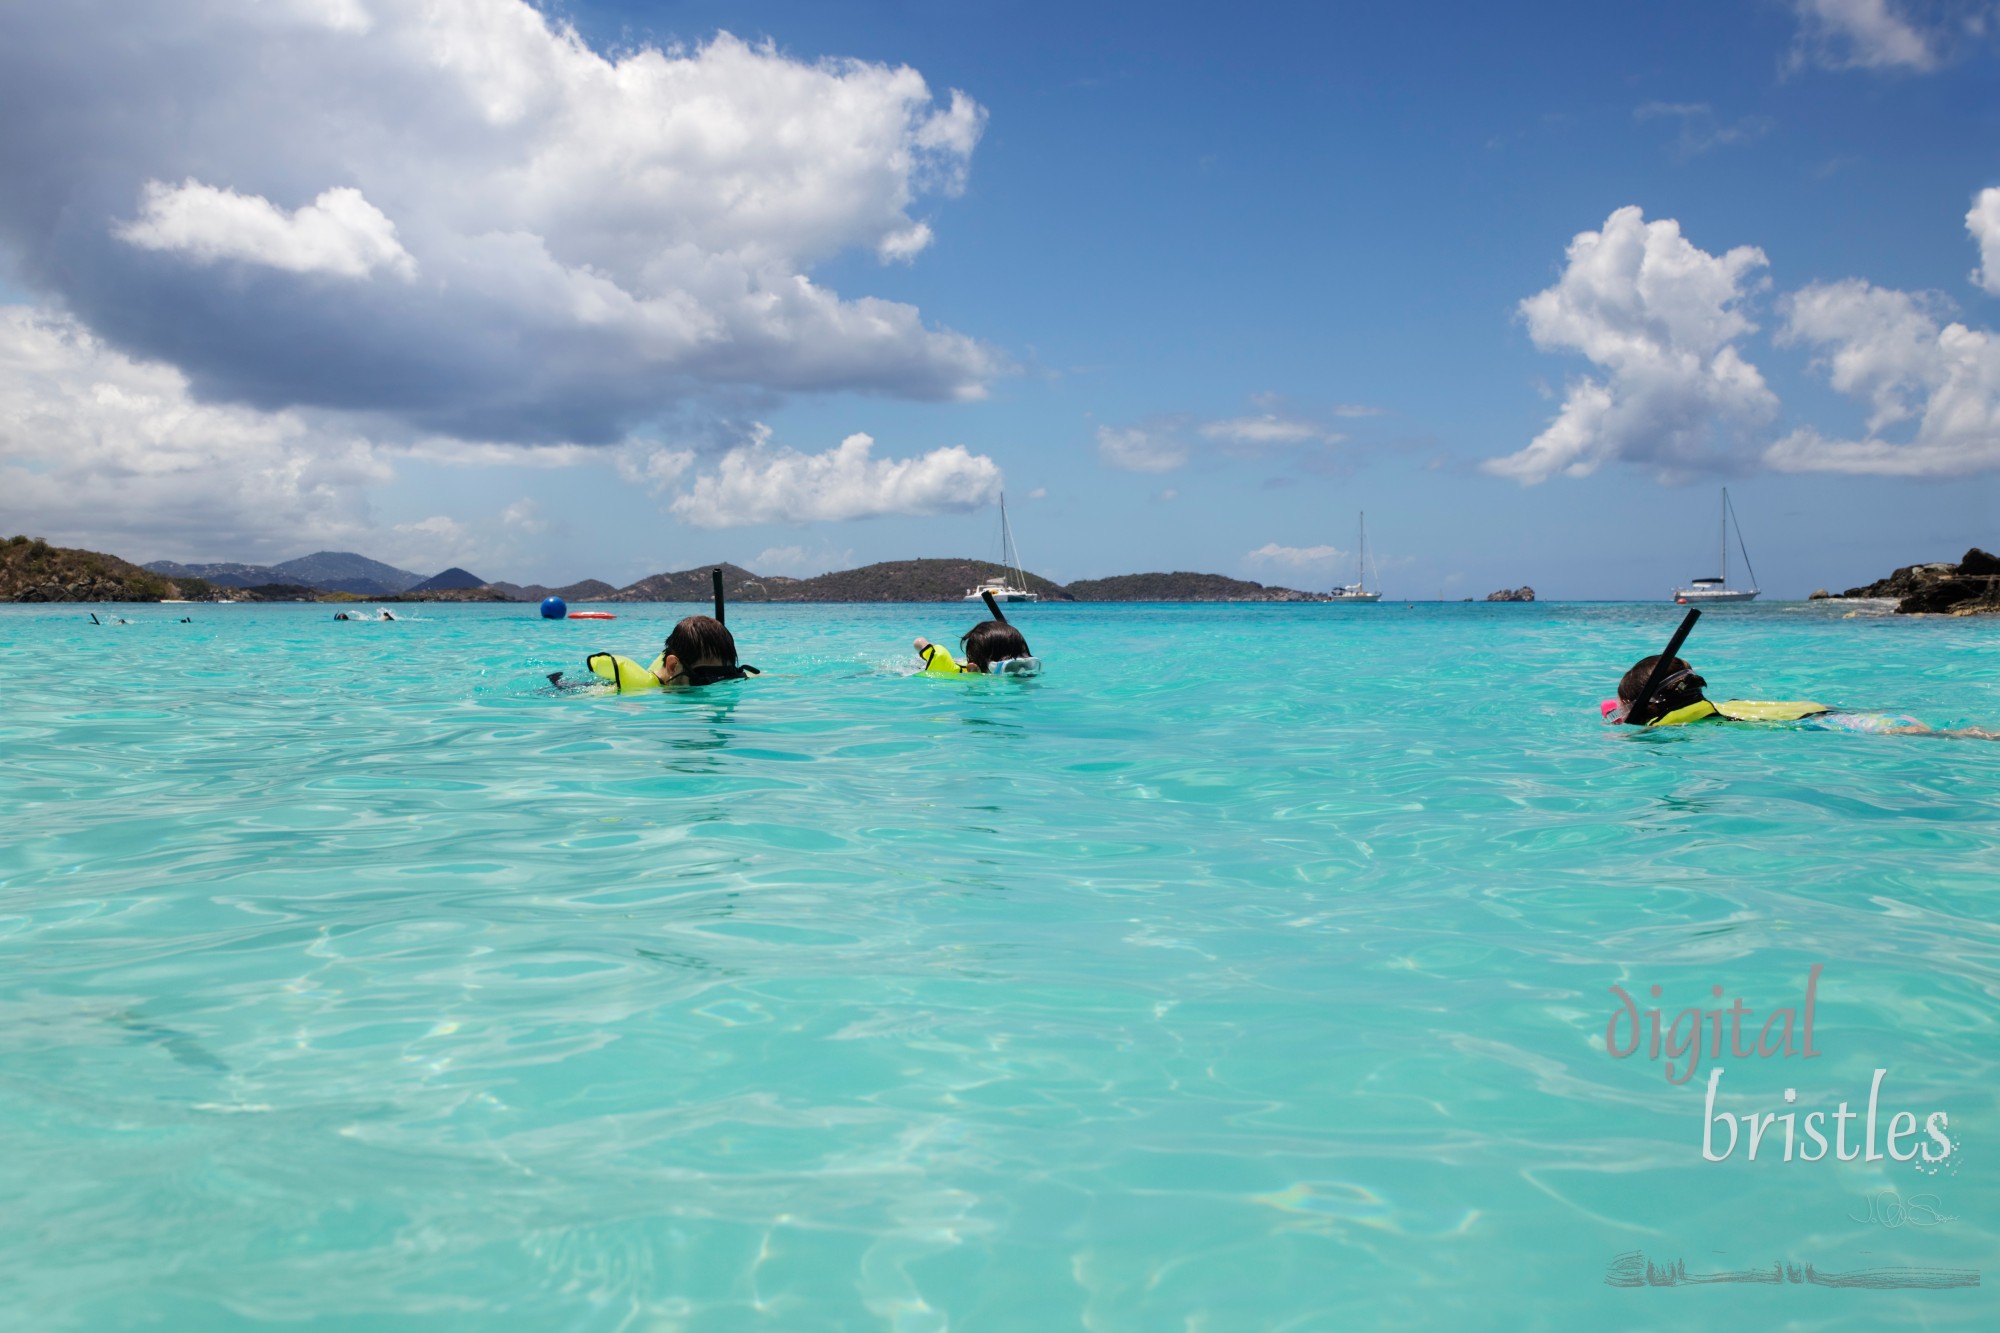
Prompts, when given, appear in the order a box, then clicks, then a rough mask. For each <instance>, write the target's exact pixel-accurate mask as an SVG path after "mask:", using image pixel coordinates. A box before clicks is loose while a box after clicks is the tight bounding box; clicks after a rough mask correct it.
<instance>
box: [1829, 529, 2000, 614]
mask: <svg viewBox="0 0 2000 1333" xmlns="http://www.w3.org/2000/svg"><path fill="white" fill-rule="evenodd" d="M1841 596H1842V597H1894V598H1896V599H1897V601H1896V612H1897V614H1899V615H1953V616H1977V615H1994V614H2000V556H1996V555H1993V554H1992V553H1991V552H1988V551H1982V550H1981V549H1979V548H1978V547H1977V546H1975V547H1973V548H1972V549H1971V550H1969V551H1967V552H1966V553H1965V558H1964V559H1963V560H1960V561H1959V562H1958V563H1957V564H1951V563H1949V562H1946V561H1941V560H1940V561H1932V562H1931V563H1929V564H1922V565H1904V566H1903V567H1902V568H1901V569H1899V570H1897V571H1896V572H1895V573H1893V574H1891V575H1890V576H1889V577H1888V578H1886V579H1877V580H1876V581H1875V582H1873V583H1870V584H1867V585H1865V586H1863V587H1859V588H1849V589H1848V590H1847V591H1846V592H1844V593H1842V594H1841Z"/></svg>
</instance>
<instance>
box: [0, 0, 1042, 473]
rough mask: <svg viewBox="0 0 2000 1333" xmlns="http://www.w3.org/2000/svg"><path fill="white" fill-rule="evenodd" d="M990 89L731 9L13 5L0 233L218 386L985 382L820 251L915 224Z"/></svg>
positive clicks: (556, 417) (157, 355) (110, 329)
mask: <svg viewBox="0 0 2000 1333" xmlns="http://www.w3.org/2000/svg"><path fill="white" fill-rule="evenodd" d="M985 119H986V113H985V111H984V109H983V108H981V107H980V106H979V104H978V103H977V102H976V101H974V100H973V99H972V98H971V97H969V96H967V95H966V94H964V93H963V92H958V91H950V92H948V93H946V94H943V95H936V94H934V93H933V90H932V89H931V88H930V86H929V85H928V84H927V83H926V82H925V80H924V78H923V76H922V75H921V74H919V73H918V72H917V71H916V70H914V69H911V68H908V67H907V66H896V65H886V64H879V63H873V62H869V61H861V60H842V59H822V60H811V59H800V58H797V57H794V56H792V55H789V54H786V53H784V52H781V51H779V50H778V49H777V48H776V47H775V46H773V45H770V44H768V43H766V44H761V45H760V44H751V43H748V42H745V41H742V40H739V39H738V38H736V37H733V36H730V35H729V34H727V33H723V34H718V35H717V36H715V37H714V38H713V39H712V40H709V41H707V42H706V43H703V44H700V45H698V46H692V47H687V48H679V47H676V48H672V49H668V50H660V49H656V48H651V47H644V48H639V49H633V50H624V51H620V52H618V53H616V54H615V55H606V54H603V53H600V52H599V51H597V50H594V49H593V48H592V47H591V46H590V45H589V44H588V43H586V42H585V41H584V40H583V39H582V38H581V37H580V36H578V35H577V33H576V32H575V31H574V30H573V29H571V28H569V27H568V26H565V25H563V24H562V23H560V22H559V21H556V20H553V19H551V18H550V17H549V16H548V15H547V14H545V13H544V12H543V10H542V9H540V8H537V7H535V6H532V5H530V4H528V3H525V2H524V0H287V2H286V3H268V4H219V5H196V6H190V5H186V4H182V3H177V2H176V0H66V3H64V4H61V5H6V6H0V124H4V125H5V126H6V127H7V128H6V133H5V146H6V151H5V152H4V153H0V247H4V249H5V250H7V251H8V252H9V253H10V255H11V258H12V259H13V260H14V265H13V267H14V271H15V272H16V273H17V274H18V278H17V280H18V281H19V282H21V283H24V284H26V285H27V286H29V287H30V288H32V289H35V290H37V291H39V292H40V293H42V294H43V295H44V296H46V297H48V298H51V300H52V301H53V302H56V303H60V304H62V305H63V306H64V307H66V308H68V309H70V310H72V311H74V312H75V313H76V315H77V316H78V317H79V318H80V319H81V320H82V321H83V322H84V323H85V324H86V325H87V326H88V327H89V328H90V329H91V330H92V331H93V332H95V333H97V334H98V335H100V336H102V337H104V338H106V339H107V340H109V341H110V342H112V343H114V344H115V345H117V346H120V347H122V348H125V349H127V350H128V351H131V352H133V353H134V354H135V355H138V356H141V357H146V358H151V359H160V360H170V361H172V362H173V363H174V364H176V365H177V366H179V367H180V369H182V370H183V371H184V372H185V373H186V374H187V375H188V376H189V377H190V379H191V381H192V383H193V385H194V387H195V389H196V391H197V392H199V393H201V394H202V395H204V396H206V397H209V398H217V399H227V400H230V401H237V402H244V403H249V404H253V405H255V406H258V407H262V408H266V409H274V408H283V407H291V406H313V407H324V408H333V409H341V410H354V411H371V412H376V413H380V414H384V415H387V416H391V417H394V418H395V419H396V420H397V421H399V422H400V423H402V424H403V425H404V426H406V427H409V428H411V429H412V430H414V431H416V432H419V433H430V434H439V433H443V434H452V435H457V436H461V437H463V438H468V439H478V440H488V441H520V442H549V441H567V442H572V443H584V444H605V443H615V442H617V441H619V440H621V439H623V438H624V437H625V436H626V435H627V434H629V433H631V432H632V431H633V430H634V429H635V428H636V427H639V426H642V425H644V424H646V423H648V422H651V421H654V420H656V419H657V418H658V417H659V416H660V415H661V414H662V413H663V412H667V411H671V410H673V409H675V408H676V407H677V406H678V405H680V404H684V403H688V402H690V401H700V400H702V399H703V398H704V396H712V395H728V394H737V393H744V392H747V393H749V394H751V395H764V396H769V395H771V394H782V393H787V392H815V391H844V390H858V391H865V392H874V393H883V394H890V395H896V396H903V397H910V398H918V399H947V400H948V399H954V398H969V397H977V396H978V395H980V394H981V393H982V392H983V391H984V388H985V385H986V384H987V382H988V381H989V380H991V379H992V378H993V377H994V376H995V375H997V374H1000V373H1002V372H1003V371H1004V369H1005V365H1004V361H1003V358H1001V357H1000V356H999V355H998V354H997V353H996V352H994V351H993V350H992V349H991V348H988V347H986V346H984V345H983V344H981V343H979V342H977V341H975V340H974V339H972V338H970V337H967V336H965V335H963V334H959V333H955V332H952V331H951V330H948V329H941V328H936V327H933V326H931V325H929V324H927V323H926V322H925V321H924V319H923V318H922V316H921V314H920V312H919V311H918V310H917V309H916V308H915V307H913V306H911V305H908V304H904V303H900V302H894V301H887V300H881V299H877V298H871V297H867V296H865V295H864V296H850V295H843V294H841V293H838V292H835V291H832V290H830V289H828V288H827V287H826V286H824V285H823V284H822V283H820V282H818V281H815V279H814V277H813V272H814V269H815V267H816V266H817V265H819V264H821V263H822V262H823V261H826V260H829V259H831V258H832V257H834V256H836V255H839V254H842V253H848V252H859V253H863V254H872V255H875V256H877V257H879V258H880V259H881V260H883V261H884V262H908V261H910V260H911V259H913V258H915V257H916V256H918V255H920V254H921V253H922V252H923V251H924V250H925V248H926V247H927V246H928V245H929V244H930V243H931V241H932V237H933V230H932V229H933V227H934V226H935V225H936V219H935V218H934V217H932V216H927V214H928V212H929V209H928V207H927V197H930V198H935V197H948V196H950V195H952V194H953V193H955V192H957V191H958V190H960V189H961V188H962V186H963V184H964V182H965V179H966V173H967V171H968V169H969V166H970V161H971V156H972V153H973V151H974V149H975V147H976V145H977V144H978V142H979V139H980V136H981V133H982V130H983V127H984V124H985ZM331 276H337V277H340V278H342V279H344V281H341V282H338V283H330V282H328V281H327V278H328V277H331Z"/></svg>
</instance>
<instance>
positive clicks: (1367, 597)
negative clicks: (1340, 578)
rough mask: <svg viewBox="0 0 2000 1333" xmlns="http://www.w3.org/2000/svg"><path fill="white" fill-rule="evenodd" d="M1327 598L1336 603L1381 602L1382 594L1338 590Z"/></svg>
mask: <svg viewBox="0 0 2000 1333" xmlns="http://www.w3.org/2000/svg"><path fill="white" fill-rule="evenodd" d="M1326 600H1327V601H1328V602H1331V603H1334V604H1336V605H1338V604H1340V603H1344V602H1379V601H1381V600H1382V594H1381V593H1379V592H1336V593H1332V594H1330V595H1329V596H1328V597H1327V599H1326Z"/></svg>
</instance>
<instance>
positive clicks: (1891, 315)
mask: <svg viewBox="0 0 2000 1333" xmlns="http://www.w3.org/2000/svg"><path fill="white" fill-rule="evenodd" d="M1942 306H1943V302H1942V300H1941V299H1940V298H1936V297H1923V296H1916V295H1912V294H1911V293H1908V292H1900V291H1892V290H1888V289H1885V288H1881V287H1875V286H1872V285H1870V284H1869V283H1866V282H1862V281H1860V280H1858V279H1849V280H1847V281H1843V282H1834V283H1816V284H1814V285H1812V286H1810V287H1807V288H1805V289H1804V290H1803V291H1800V292H1798V293H1797V294H1795V295H1793V296H1792V297H1790V298H1788V299H1787V300H1786V301H1785V303H1784V313H1785V326H1784V329H1783V331H1782V335H1781V336H1782V338H1783V339H1784V340H1785V341H1787V342H1796V343H1805V344H1809V345H1811V346H1813V347H1816V348H1818V349H1820V350H1821V352H1822V356H1823V362H1822V364H1823V365H1824V367H1825V369H1826V371H1827V374H1828V379H1829V382H1830V383H1831V384H1832V385H1833V387H1834V388H1835V389H1838V390H1839V391H1840V392H1842V393H1844V394H1848V395H1850V396H1852V397H1854V398H1858V399H1861V400H1863V401H1865V402H1866V403H1867V404H1868V406H1869V409H1870V411H1869V417H1868V423H1867V425H1868V430H1867V436H1866V438H1864V439H1860V440H1829V439H1827V438H1825V437H1824V436H1823V435H1821V434H1820V433H1819V432H1818V431H1816V430H1813V429H1811V428H1805V429H1801V430H1798V431H1794V432H1793V433H1792V434H1790V435H1788V436H1786V437H1785V438H1784V439H1782V440H1779V441H1778V442H1777V443H1776V444H1774V445H1772V446H1771V447H1770V449H1769V450H1767V451H1766V453H1765V463H1766V464H1767V465H1768V466H1769V467H1771V468H1773V469H1775V470H1777V471H1780V472H1847V473H1867V474H1874V475H1886V476H1906V477H1935V476H1957V475H1965V474H1968V473H1974V472H1987V471H1992V470H1994V469H2000V340H1996V338H1995V337H1994V335H1993V334H1992V333H1991V332H1988V331H1986V330H1983V329H1973V328H1968V327H1967V326H1966V325H1964V324H1961V323H1957V322H1955V321H1954V322H1947V321H1946V320H1944V319H1943V318H1942V317H1941V316H1940V314H1939V313H1938V311H1939V309H1940V308H1941V307H1942ZM1912 418H1914V419H1915V420H1916V423H1917V424H1916V428H1915V431H1914V432H1913V434H1912V436H1911V438H1910V439H1908V440H1907V441H1902V442H1894V441H1890V440H1886V439H1883V438H1882V433H1883V432H1884V431H1885V430H1887V429H1888V428H1891V427H1894V426H1897V425H1900V424H1902V423H1905V422H1908V421H1910V420H1911V419H1912Z"/></svg>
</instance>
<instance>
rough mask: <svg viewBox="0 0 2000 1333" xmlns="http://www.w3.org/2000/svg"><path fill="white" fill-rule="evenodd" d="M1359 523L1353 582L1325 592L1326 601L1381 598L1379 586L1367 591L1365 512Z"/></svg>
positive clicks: (1371, 600)
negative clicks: (1358, 539)
mask: <svg viewBox="0 0 2000 1333" xmlns="http://www.w3.org/2000/svg"><path fill="white" fill-rule="evenodd" d="M1360 523H1361V539H1360V541H1359V542H1357V543H1356V544H1355V547H1354V582H1352V583H1344V584H1342V585H1341V586H1340V587H1338V588H1335V589H1334V590H1333V591H1332V592H1331V593H1329V594H1327V600H1328V601H1331V602H1379V601H1381V600H1382V590H1381V589H1380V588H1377V589H1376V590H1375V591H1374V592H1370V591H1368V575H1367V572H1366V564H1367V560H1368V515H1367V514H1365V513H1364V514H1362V515H1361V519H1360Z"/></svg>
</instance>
